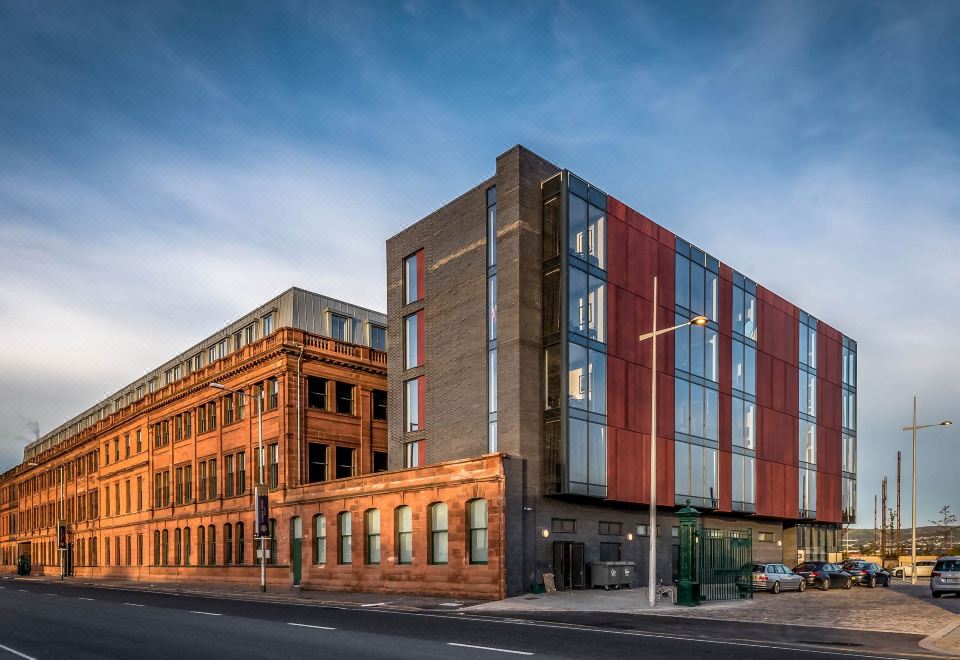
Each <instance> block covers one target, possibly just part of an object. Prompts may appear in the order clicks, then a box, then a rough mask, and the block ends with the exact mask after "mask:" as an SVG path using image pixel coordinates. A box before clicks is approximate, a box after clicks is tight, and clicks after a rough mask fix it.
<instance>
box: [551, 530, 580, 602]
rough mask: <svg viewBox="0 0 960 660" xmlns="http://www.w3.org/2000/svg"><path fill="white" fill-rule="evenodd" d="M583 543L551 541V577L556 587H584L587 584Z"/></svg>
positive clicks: (563, 588) (564, 588) (565, 588)
mask: <svg viewBox="0 0 960 660" xmlns="http://www.w3.org/2000/svg"><path fill="white" fill-rule="evenodd" d="M586 573H587V571H586V566H585V564H584V546H583V543H574V542H573V541H554V542H553V579H554V582H555V584H556V586H557V589H560V590H567V589H584V588H586V586H587V575H586Z"/></svg>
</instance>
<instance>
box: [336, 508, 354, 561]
mask: <svg viewBox="0 0 960 660" xmlns="http://www.w3.org/2000/svg"><path fill="white" fill-rule="evenodd" d="M351 524H352V523H351V521H350V512H349V511H343V512H341V513H340V514H338V515H337V533H338V534H339V535H340V548H339V552H338V557H337V561H338V562H339V563H341V564H349V563H351V561H352V557H353V530H352V528H351Z"/></svg>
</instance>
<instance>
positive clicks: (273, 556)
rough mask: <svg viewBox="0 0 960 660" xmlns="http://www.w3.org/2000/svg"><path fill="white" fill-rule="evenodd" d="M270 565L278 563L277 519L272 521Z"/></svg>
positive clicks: (268, 560)
mask: <svg viewBox="0 0 960 660" xmlns="http://www.w3.org/2000/svg"><path fill="white" fill-rule="evenodd" d="M267 563H268V564H276V563H277V519H276V518H271V519H270V556H269V557H268V558H267Z"/></svg>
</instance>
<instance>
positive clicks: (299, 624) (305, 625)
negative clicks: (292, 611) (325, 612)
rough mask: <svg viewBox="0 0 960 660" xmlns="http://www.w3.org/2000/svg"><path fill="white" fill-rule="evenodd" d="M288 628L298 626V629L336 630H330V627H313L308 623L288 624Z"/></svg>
mask: <svg viewBox="0 0 960 660" xmlns="http://www.w3.org/2000/svg"><path fill="white" fill-rule="evenodd" d="M287 625H288V626H298V627H300V628H316V629H318V630H336V628H331V627H330V626H313V625H310V624H309V623H288V624H287Z"/></svg>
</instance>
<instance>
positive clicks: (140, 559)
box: [80, 534, 143, 566]
mask: <svg viewBox="0 0 960 660" xmlns="http://www.w3.org/2000/svg"><path fill="white" fill-rule="evenodd" d="M80 548H81V550H82V549H83V546H82V545H81V546H80ZM137 566H143V534H137Z"/></svg>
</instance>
